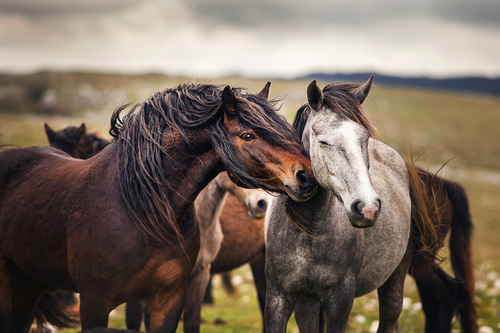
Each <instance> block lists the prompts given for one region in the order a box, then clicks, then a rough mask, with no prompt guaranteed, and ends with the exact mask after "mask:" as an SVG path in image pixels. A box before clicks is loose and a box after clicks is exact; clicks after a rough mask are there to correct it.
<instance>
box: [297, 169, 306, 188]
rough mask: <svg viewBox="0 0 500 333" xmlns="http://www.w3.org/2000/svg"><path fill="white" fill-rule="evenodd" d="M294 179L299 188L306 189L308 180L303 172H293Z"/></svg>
mask: <svg viewBox="0 0 500 333" xmlns="http://www.w3.org/2000/svg"><path fill="white" fill-rule="evenodd" d="M295 179H296V180H297V183H298V184H299V186H300V187H308V186H309V178H308V177H307V175H306V172H305V171H304V170H297V171H296V172H295Z"/></svg>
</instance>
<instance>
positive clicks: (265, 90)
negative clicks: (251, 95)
mask: <svg viewBox="0 0 500 333" xmlns="http://www.w3.org/2000/svg"><path fill="white" fill-rule="evenodd" d="M270 91H271V81H267V83H266V86H265V87H264V88H262V90H261V91H260V93H258V94H257V95H259V96H260V97H262V98H264V99H268V98H269V92H270Z"/></svg>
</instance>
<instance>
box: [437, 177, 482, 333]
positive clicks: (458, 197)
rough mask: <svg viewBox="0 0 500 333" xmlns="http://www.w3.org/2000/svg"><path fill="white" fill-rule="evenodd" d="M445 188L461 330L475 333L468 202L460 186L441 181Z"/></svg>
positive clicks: (474, 303)
mask: <svg viewBox="0 0 500 333" xmlns="http://www.w3.org/2000/svg"><path fill="white" fill-rule="evenodd" d="M444 187H445V189H446V192H447V194H448V200H450V202H451V205H452V207H453V218H452V221H451V234H450V257H451V266H452V269H453V272H454V273H455V277H456V279H457V281H458V282H459V283H460V292H459V295H458V298H459V300H458V309H457V312H458V316H459V318H460V324H461V326H462V330H463V332H464V333H469V332H477V331H478V327H477V319H478V318H477V311H476V302H475V294H474V268H473V265H472V249H471V236H472V230H473V228H474V226H473V224H472V220H471V216H470V212H469V202H468V200H467V195H466V194H465V190H464V189H463V187H462V186H460V185H459V184H457V183H454V182H450V181H444Z"/></svg>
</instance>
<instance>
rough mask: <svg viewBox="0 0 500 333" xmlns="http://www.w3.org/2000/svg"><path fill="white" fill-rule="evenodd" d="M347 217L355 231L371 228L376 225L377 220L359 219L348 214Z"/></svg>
mask: <svg viewBox="0 0 500 333" xmlns="http://www.w3.org/2000/svg"><path fill="white" fill-rule="evenodd" d="M347 216H348V217H349V222H351V225H352V226H353V227H354V228H357V229H365V228H371V227H373V226H374V225H375V223H377V218H374V219H373V220H370V219H365V218H359V217H356V216H354V215H353V214H349V213H348V214H347Z"/></svg>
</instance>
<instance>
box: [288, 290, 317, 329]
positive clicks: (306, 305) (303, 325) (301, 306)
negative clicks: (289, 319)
mask: <svg viewBox="0 0 500 333" xmlns="http://www.w3.org/2000/svg"><path fill="white" fill-rule="evenodd" d="M320 311H321V307H320V305H319V303H318V302H316V301H314V300H312V299H309V298H302V299H300V300H299V301H298V302H297V304H296V305H295V310H294V315H295V321H296V322H297V326H298V327H299V332H314V333H317V332H319V330H320V326H319V325H320V324H319V315H320Z"/></svg>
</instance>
